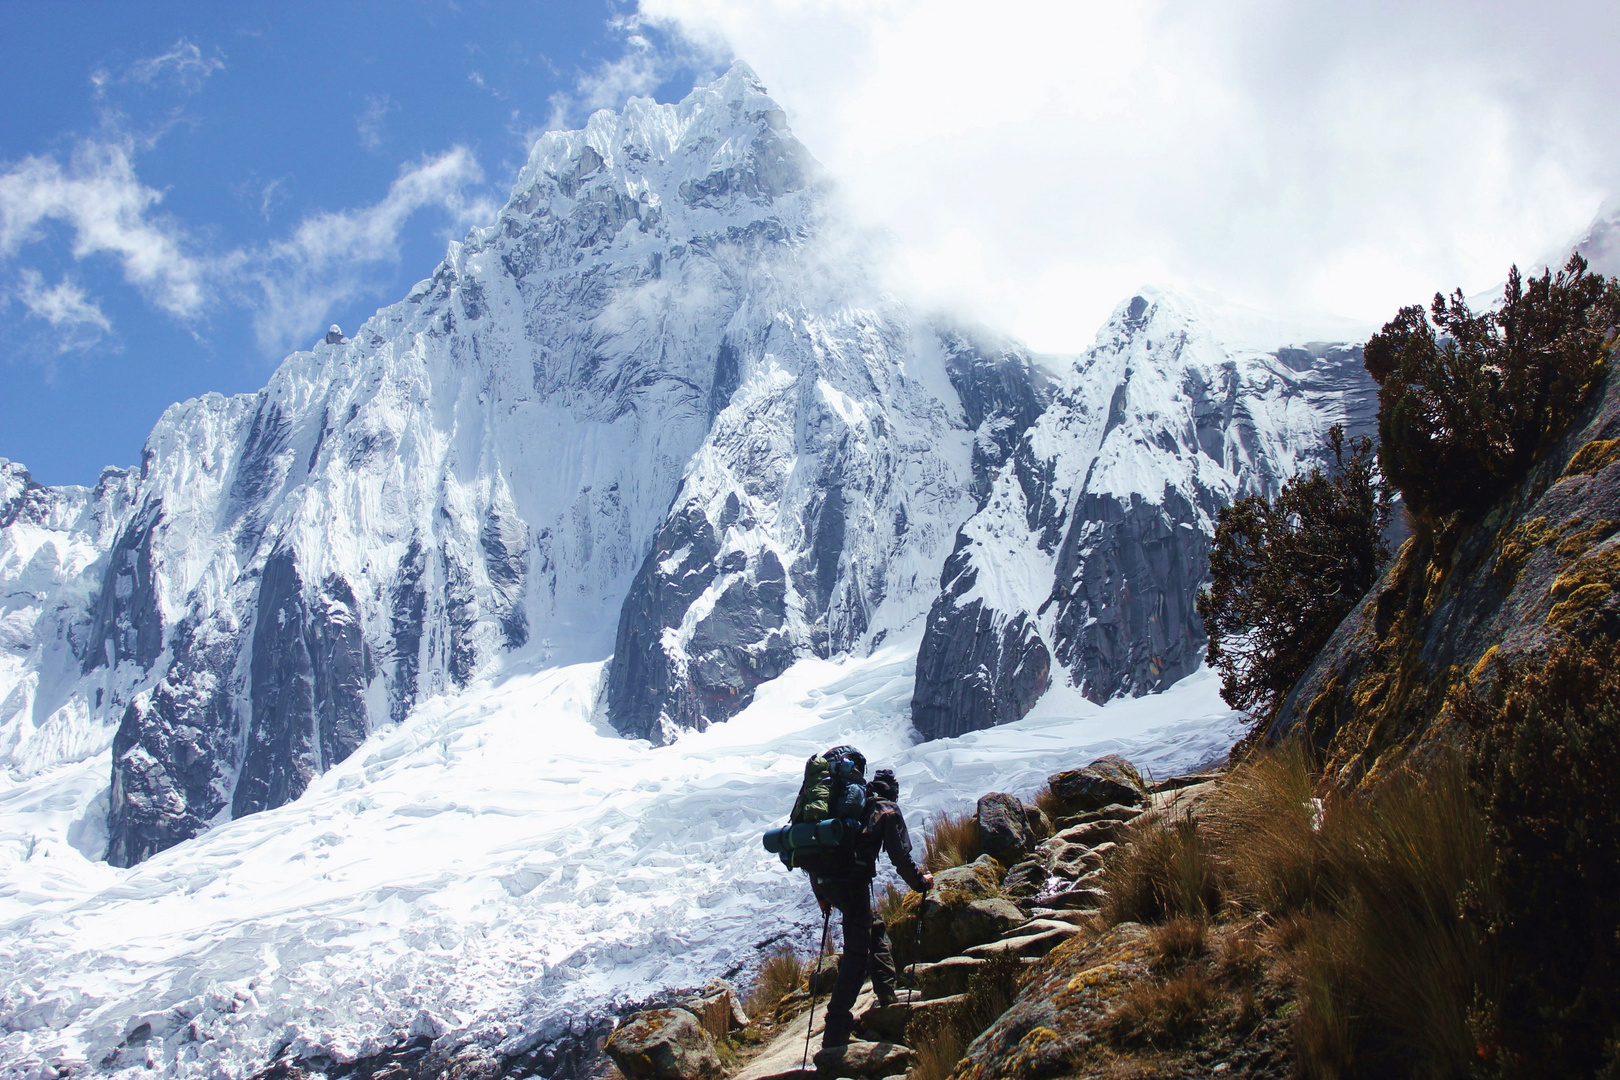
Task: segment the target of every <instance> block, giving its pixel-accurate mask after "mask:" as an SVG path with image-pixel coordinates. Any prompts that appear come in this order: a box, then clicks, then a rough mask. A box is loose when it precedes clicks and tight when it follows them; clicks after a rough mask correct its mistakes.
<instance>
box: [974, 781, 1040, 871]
mask: <svg viewBox="0 0 1620 1080" xmlns="http://www.w3.org/2000/svg"><path fill="white" fill-rule="evenodd" d="M975 816H976V818H977V820H978V823H979V845H980V847H981V848H982V849H983V851H984V853H985V854H986V855H988V856H990V857H991V858H992V859H995V860H996V861H997V862H999V863H1001V864H1002V865H1004V866H1011V865H1012V864H1013V863H1015V862H1017V861H1018V860H1019V859H1020V858H1021V857H1022V856H1023V855H1025V854H1026V853H1028V851H1029V850H1030V848H1032V847H1034V846H1035V835H1034V833H1033V832H1031V831H1030V827H1029V822H1028V821H1026V820H1025V818H1024V804H1023V803H1021V802H1019V801H1018V796H1016V795H1005V794H1002V793H999V792H991V793H990V794H988V795H981V796H979V803H978V806H977V809H976V811H975Z"/></svg>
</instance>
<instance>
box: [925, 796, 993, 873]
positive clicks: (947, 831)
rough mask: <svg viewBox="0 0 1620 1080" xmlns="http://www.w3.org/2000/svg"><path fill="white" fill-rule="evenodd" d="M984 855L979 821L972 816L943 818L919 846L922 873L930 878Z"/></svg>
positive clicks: (975, 816)
mask: <svg viewBox="0 0 1620 1080" xmlns="http://www.w3.org/2000/svg"><path fill="white" fill-rule="evenodd" d="M982 854H984V845H983V841H982V840H981V839H980V837H979V818H978V815H977V814H975V813H973V812H971V811H970V812H968V813H965V814H958V815H955V816H952V815H950V814H945V815H943V816H941V817H940V818H939V819H938V820H937V821H935V822H934V824H933V827H932V828H930V829H929V830H928V838H927V840H926V841H925V842H924V845H923V869H924V870H927V871H928V872H929V873H931V874H937V873H939V872H940V871H941V870H949V869H951V868H952V867H953V866H966V865H967V864H968V863H970V862H972V861H973V860H974V859H977V858H978V857H979V856H980V855H982Z"/></svg>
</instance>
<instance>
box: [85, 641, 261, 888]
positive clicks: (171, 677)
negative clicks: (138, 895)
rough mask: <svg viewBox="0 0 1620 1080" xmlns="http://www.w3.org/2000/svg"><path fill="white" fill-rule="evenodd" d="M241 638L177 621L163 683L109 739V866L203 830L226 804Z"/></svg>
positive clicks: (130, 862) (133, 705)
mask: <svg viewBox="0 0 1620 1080" xmlns="http://www.w3.org/2000/svg"><path fill="white" fill-rule="evenodd" d="M239 644H240V643H239V639H238V636H237V635H236V634H235V633H234V632H232V630H231V629H230V628H229V627H228V626H225V625H223V624H222V623H221V622H220V621H219V620H216V619H206V620H204V621H203V622H202V623H201V624H193V623H191V622H189V621H186V622H182V623H181V624H180V625H179V626H177V627H176V628H175V630H174V634H173V641H172V642H171V644H170V648H171V650H172V651H173V654H174V659H173V661H172V662H171V663H170V665H169V669H168V671H167V672H166V673H165V675H164V677H163V679H162V681H160V682H159V683H158V684H157V685H156V686H155V687H153V688H152V690H151V691H150V692H149V693H147V694H143V695H141V696H139V697H137V698H136V699H135V700H134V701H132V702H130V704H129V705H128V706H127V707H126V708H125V709H124V714H123V717H122V719H121V720H120V722H119V725H118V732H117V734H116V735H115V736H114V737H113V747H112V753H113V767H112V792H111V801H110V805H109V810H108V818H107V829H108V838H107V861H108V862H110V863H111V864H112V865H114V866H134V865H135V864H136V863H138V862H140V861H142V860H143V859H146V858H148V857H150V856H152V855H154V854H156V853H157V852H159V851H163V850H165V849H167V848H170V847H173V846H174V845H175V844H178V843H180V842H181V841H182V840H189V839H191V838H192V837H193V836H196V835H197V834H198V833H200V832H202V830H203V829H204V828H206V827H207V824H208V822H209V821H211V820H212V819H213V818H214V817H215V816H216V815H218V813H219V812H220V811H221V810H223V809H224V808H225V806H226V799H225V795H224V794H223V793H224V792H225V791H228V790H229V783H230V773H229V766H230V764H231V762H232V759H233V757H234V756H235V752H236V736H235V724H234V723H232V719H233V717H232V708H231V698H232V685H233V680H232V679H231V677H230V676H229V674H228V673H229V672H230V671H231V669H232V667H233V666H234V664H235V661H236V654H237V649H238V648H239Z"/></svg>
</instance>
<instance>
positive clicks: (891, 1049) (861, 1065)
mask: <svg viewBox="0 0 1620 1080" xmlns="http://www.w3.org/2000/svg"><path fill="white" fill-rule="evenodd" d="M916 1059H917V1055H916V1054H915V1053H913V1052H912V1050H911V1048H910V1047H908V1046H901V1045H900V1044H899V1043H888V1042H852V1043H848V1044H847V1045H844V1046H832V1047H828V1048H827V1049H826V1050H822V1051H821V1052H820V1053H818V1054H816V1056H815V1063H816V1072H818V1073H820V1074H821V1075H822V1076H824V1077H841V1076H842V1077H872V1078H873V1080H877V1078H878V1077H883V1076H890V1075H892V1074H894V1073H897V1072H905V1071H906V1070H907V1069H909V1068H911V1064H912V1062H913V1061H915V1060H916Z"/></svg>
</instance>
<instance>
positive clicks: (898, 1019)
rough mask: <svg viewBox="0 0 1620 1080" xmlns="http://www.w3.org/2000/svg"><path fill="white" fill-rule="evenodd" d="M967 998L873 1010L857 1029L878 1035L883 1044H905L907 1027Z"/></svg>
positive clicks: (901, 1003) (929, 1001) (919, 1002)
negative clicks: (920, 1017) (914, 1021)
mask: <svg viewBox="0 0 1620 1080" xmlns="http://www.w3.org/2000/svg"><path fill="white" fill-rule="evenodd" d="M965 997H966V995H964V994H952V995H950V996H948V997H939V998H931V999H928V1000H926V1001H924V1000H917V1001H898V1002H896V1003H895V1004H893V1005H886V1006H883V1007H881V1008H872V1009H869V1010H867V1011H866V1012H865V1013H864V1014H863V1015H862V1016H861V1017H860V1018H859V1019H858V1020H857V1021H856V1027H857V1028H859V1029H861V1030H863V1031H866V1032H870V1033H872V1034H874V1035H877V1036H878V1037H879V1039H880V1040H881V1041H883V1042H895V1043H905V1042H906V1027H907V1025H909V1024H910V1023H911V1022H912V1021H913V1020H915V1019H917V1018H918V1017H919V1016H927V1015H928V1014H930V1013H937V1012H940V1011H941V1010H944V1009H949V1008H952V1007H954V1006H957V1005H960V1004H961V1003H962V1002H963V1000H965Z"/></svg>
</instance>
